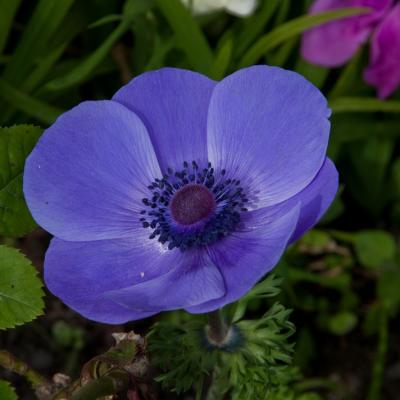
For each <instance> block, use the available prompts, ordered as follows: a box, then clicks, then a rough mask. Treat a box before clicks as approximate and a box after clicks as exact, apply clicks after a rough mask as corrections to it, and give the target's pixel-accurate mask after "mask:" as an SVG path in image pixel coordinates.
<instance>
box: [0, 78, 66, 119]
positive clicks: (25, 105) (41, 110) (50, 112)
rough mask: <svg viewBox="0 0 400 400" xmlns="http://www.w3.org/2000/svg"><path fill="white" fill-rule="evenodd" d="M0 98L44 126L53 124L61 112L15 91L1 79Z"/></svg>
mask: <svg viewBox="0 0 400 400" xmlns="http://www.w3.org/2000/svg"><path fill="white" fill-rule="evenodd" d="M0 97H2V99H3V100H5V101H6V102H8V103H9V104H11V105H12V106H14V107H15V108H17V109H18V110H21V111H23V112H24V113H26V114H28V115H30V116H31V117H34V118H36V119H37V120H38V121H41V122H44V123H46V124H51V123H53V122H54V120H55V119H56V118H57V117H58V115H60V114H61V113H62V112H63V110H61V109H59V108H57V107H54V106H51V105H49V104H47V103H44V102H42V101H40V100H37V99H35V98H33V97H31V96H29V95H27V94H25V93H23V92H21V91H20V90H18V89H15V88H14V87H12V86H11V85H10V84H9V83H7V82H5V81H4V80H3V79H0ZM2 122H6V121H2Z"/></svg>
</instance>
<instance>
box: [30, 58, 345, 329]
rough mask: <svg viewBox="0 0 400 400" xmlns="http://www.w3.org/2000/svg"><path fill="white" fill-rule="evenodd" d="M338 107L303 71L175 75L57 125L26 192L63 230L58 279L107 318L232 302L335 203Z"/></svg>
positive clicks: (53, 268) (45, 218)
mask: <svg viewBox="0 0 400 400" xmlns="http://www.w3.org/2000/svg"><path fill="white" fill-rule="evenodd" d="M329 115H330V110H329V109H328V108H327V102H326V99H325V98H324V96H323V95H322V94H321V93H320V92H319V90H318V89H317V88H316V87H314V86H313V85H312V84H311V83H310V82H308V81H307V80H306V79H304V78H303V77H302V76H300V75H298V74H296V73H294V72H290V71H286V70H283V69H280V68H276V67H268V66H253V67H250V68H246V69H243V70H240V71H238V72H235V73H234V74H232V75H230V76H228V77H227V78H225V79H223V80H222V81H220V82H215V81H213V80H210V79H208V78H207V77H205V76H203V75H200V74H198V73H195V72H191V71H187V70H181V69H174V68H163V69H160V70H158V71H153V72H147V73H145V74H143V75H140V76H138V77H137V78H135V79H133V80H132V81H131V82H129V83H128V84H127V85H126V86H124V87H122V88H121V89H120V90H119V91H118V92H117V93H116V94H115V95H114V97H113V98H112V100H110V101H107V100H104V101H85V102H83V103H81V104H79V105H78V106H76V107H74V108H73V109H71V110H70V111H67V112H66V113H64V114H63V115H61V116H60V117H59V118H58V119H57V121H56V122H55V123H54V124H53V125H52V126H51V127H50V128H48V129H47V130H46V131H45V132H44V134H43V136H42V137H41V139H40V140H39V142H38V144H37V146H36V147H35V148H34V150H33V152H32V153H31V155H30V156H29V158H28V159H27V162H26V167H25V174H24V193H25V197H26V200H27V203H28V206H29V208H30V210H31V212H32V215H33V217H34V218H35V220H36V221H37V222H38V223H39V225H41V226H42V227H43V228H44V229H46V230H47V231H49V232H50V233H52V234H53V235H54V236H55V237H54V238H53V240H52V242H51V244H50V247H49V249H48V251H47V254H46V259H45V281H46V284H47V287H48V288H49V289H50V291H51V292H52V293H54V294H55V295H56V296H58V297H59V298H60V299H61V300H62V301H63V302H64V303H66V304H67V305H68V306H70V307H71V308H72V309H74V310H76V311H77V312H79V313H80V314H82V315H83V316H85V317H87V318H89V319H92V320H96V321H101V322H106V323H122V322H125V321H129V320H135V319H140V318H145V317H147V316H150V315H152V314H155V313H158V312H160V311H163V310H172V309H180V308H183V309H185V310H187V311H189V312H191V313H204V312H208V311H212V310H215V309H217V308H220V307H222V306H224V305H225V304H227V303H230V302H233V301H235V300H237V299H239V298H240V297H241V296H243V295H244V294H245V293H246V292H248V291H249V290H250V289H251V288H252V286H253V285H254V284H255V283H256V282H257V281H258V280H259V279H261V278H262V277H263V275H264V274H265V273H267V272H268V271H270V270H271V269H272V268H273V267H274V266H275V264H276V263H277V262H278V260H279V258H280V257H281V255H282V253H283V251H284V250H285V248H286V247H287V245H288V244H290V243H291V242H293V241H294V240H296V239H297V238H298V237H299V236H300V235H302V234H303V233H304V232H305V231H306V230H307V229H309V228H310V227H311V226H313V225H314V224H315V223H316V222H317V221H318V220H319V218H320V217H321V215H322V214H323V213H324V212H325V211H326V209H327V208H328V206H329V205H330V203H331V202H332V200H333V198H334V196H335V193H336V191H337V187H338V176H337V171H336V169H335V167H334V165H333V163H332V162H331V161H330V160H329V159H328V158H327V157H326V148H327V144H328V138H329V129H330V124H329V120H328V117H329Z"/></svg>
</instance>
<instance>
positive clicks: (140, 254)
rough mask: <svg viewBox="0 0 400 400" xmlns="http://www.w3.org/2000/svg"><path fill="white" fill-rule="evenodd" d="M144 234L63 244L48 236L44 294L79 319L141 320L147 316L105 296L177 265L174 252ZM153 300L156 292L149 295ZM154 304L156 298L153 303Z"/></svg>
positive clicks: (176, 254) (165, 272)
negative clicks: (79, 317)
mask: <svg viewBox="0 0 400 400" xmlns="http://www.w3.org/2000/svg"><path fill="white" fill-rule="evenodd" d="M143 232H144V233H146V235H144V234H142V235H140V234H139V235H138V236H136V237H135V238H132V239H129V240H127V239H117V240H99V241H91V242H66V241H63V240H59V239H57V238H54V239H53V240H52V242H51V244H50V247H49V249H48V251H47V253H46V259H45V269H44V278H45V282H46V285H47V287H48V288H49V290H50V291H51V292H52V293H53V294H54V295H56V296H57V297H59V298H60V299H61V300H62V301H63V302H64V303H65V304H67V305H68V306H69V307H71V308H72V309H74V310H75V311H77V312H78V313H80V314H82V315H83V316H84V317H86V318H88V319H91V320H94V321H99V322H105V323H110V324H117V323H123V322H126V321H130V320H135V319H141V318H145V317H147V316H149V315H152V314H155V313H157V312H158V311H160V309H161V308H155V309H154V310H152V311H149V312H142V311H139V310H138V309H137V308H136V309H135V308H127V307H123V306H121V305H118V304H116V303H115V302H113V301H111V300H110V299H109V298H108V297H107V296H106V295H105V293H106V292H109V291H111V290H118V289H121V288H125V287H127V286H130V285H139V286H140V284H141V283H142V282H146V281H148V280H150V281H151V280H152V279H154V278H155V277H158V276H160V275H162V274H168V272H169V271H170V270H171V268H173V267H175V265H176V264H177V263H178V262H180V260H181V259H182V253H181V252H180V251H179V250H164V249H163V248H162V246H161V245H160V244H159V243H158V242H156V241H150V240H149V239H148V237H147V236H148V235H147V232H146V230H145V229H143ZM149 295H150V296H154V299H157V298H159V294H158V292H153V293H149ZM155 301H156V300H155Z"/></svg>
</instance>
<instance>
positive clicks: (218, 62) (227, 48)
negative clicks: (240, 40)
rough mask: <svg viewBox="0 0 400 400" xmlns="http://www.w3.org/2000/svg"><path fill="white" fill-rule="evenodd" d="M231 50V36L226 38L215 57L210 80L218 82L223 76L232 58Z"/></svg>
mask: <svg viewBox="0 0 400 400" xmlns="http://www.w3.org/2000/svg"><path fill="white" fill-rule="evenodd" d="M232 49H233V40H232V37H231V36H228V37H227V38H226V40H225V41H224V42H223V43H222V44H221V47H220V48H219V49H218V51H217V53H216V55H215V58H214V62H213V65H212V67H211V72H210V78H212V79H215V80H220V79H222V78H223V77H224V76H225V74H226V71H227V69H228V67H229V63H230V61H231V58H232Z"/></svg>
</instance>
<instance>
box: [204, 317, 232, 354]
mask: <svg viewBox="0 0 400 400" xmlns="http://www.w3.org/2000/svg"><path fill="white" fill-rule="evenodd" d="M227 333H228V327H227V326H226V324H225V322H224V321H223V319H222V315H221V311H220V310H216V311H212V312H210V313H208V329H207V335H208V338H209V339H210V342H211V343H213V344H215V345H216V346H217V347H220V346H221V345H222V344H224V342H225V339H226V335H227Z"/></svg>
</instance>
